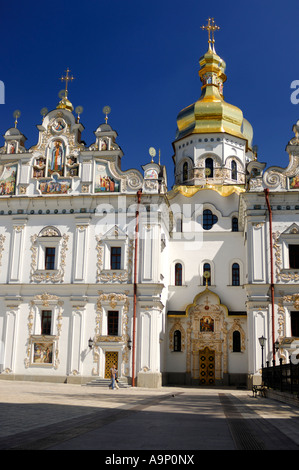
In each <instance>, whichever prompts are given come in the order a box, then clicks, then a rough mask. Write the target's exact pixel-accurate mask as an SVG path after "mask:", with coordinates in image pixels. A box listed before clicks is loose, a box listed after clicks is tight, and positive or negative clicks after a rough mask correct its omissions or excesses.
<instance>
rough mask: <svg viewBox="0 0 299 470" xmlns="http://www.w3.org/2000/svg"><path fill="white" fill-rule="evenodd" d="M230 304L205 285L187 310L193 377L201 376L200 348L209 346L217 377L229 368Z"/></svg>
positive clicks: (188, 368)
mask: <svg viewBox="0 0 299 470" xmlns="http://www.w3.org/2000/svg"><path fill="white" fill-rule="evenodd" d="M227 314H228V311H227V307H225V306H224V305H222V304H220V299H219V297H218V296H217V295H216V294H214V293H213V292H212V291H210V290H209V289H208V288H206V289H205V290H204V291H203V292H202V293H201V294H199V295H197V296H196V297H195V299H194V301H193V303H192V304H190V305H188V307H187V309H186V315H187V318H188V320H187V338H186V343H187V344H186V349H187V355H186V371H187V372H189V373H191V377H192V378H193V379H198V380H199V379H200V367H201V366H200V354H199V351H202V350H204V349H205V348H208V349H209V351H210V352H211V354H213V355H215V357H214V359H213V364H214V365H213V367H214V369H213V371H214V377H215V380H220V379H221V378H222V376H223V373H226V372H227V370H228V341H227V339H228V336H227V322H226V318H227Z"/></svg>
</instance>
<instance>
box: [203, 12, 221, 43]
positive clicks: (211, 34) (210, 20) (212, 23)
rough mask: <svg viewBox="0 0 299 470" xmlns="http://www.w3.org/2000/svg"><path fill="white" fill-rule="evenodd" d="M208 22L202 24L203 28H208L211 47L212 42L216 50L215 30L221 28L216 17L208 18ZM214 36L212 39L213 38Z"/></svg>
mask: <svg viewBox="0 0 299 470" xmlns="http://www.w3.org/2000/svg"><path fill="white" fill-rule="evenodd" d="M207 22H208V24H207V25H206V26H201V29H206V30H207V31H208V34H209V41H208V43H209V49H211V44H213V50H214V44H215V38H214V32H215V31H218V30H219V29H220V28H219V26H217V25H216V24H215V21H214V18H208V20H207ZM211 37H212V39H211Z"/></svg>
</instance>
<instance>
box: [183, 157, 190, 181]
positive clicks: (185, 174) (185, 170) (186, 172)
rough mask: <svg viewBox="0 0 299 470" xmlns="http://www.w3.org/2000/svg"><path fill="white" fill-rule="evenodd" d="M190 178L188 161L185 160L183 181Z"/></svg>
mask: <svg viewBox="0 0 299 470" xmlns="http://www.w3.org/2000/svg"><path fill="white" fill-rule="evenodd" d="M188 179H189V169H188V163H187V162H185V163H184V165H183V181H187V180H188Z"/></svg>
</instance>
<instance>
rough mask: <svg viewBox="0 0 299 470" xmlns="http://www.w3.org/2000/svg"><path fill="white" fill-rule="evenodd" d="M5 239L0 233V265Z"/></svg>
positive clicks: (0, 263)
mask: <svg viewBox="0 0 299 470" xmlns="http://www.w3.org/2000/svg"><path fill="white" fill-rule="evenodd" d="M5 240H6V236H5V235H3V234H1V235H0V266H2V254H3V250H4V242H5Z"/></svg>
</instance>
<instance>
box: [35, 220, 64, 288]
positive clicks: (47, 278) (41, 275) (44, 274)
mask: <svg viewBox="0 0 299 470" xmlns="http://www.w3.org/2000/svg"><path fill="white" fill-rule="evenodd" d="M54 233H55V232H52V231H51V228H50V232H49V233H48V235H47V234H45V232H44V233H43V235H42V236H43V237H44V236H49V237H53V236H57V237H58V235H55V234H54ZM61 239H62V242H61V247H60V254H59V259H60V264H59V266H58V269H55V270H46V269H38V267H37V262H38V259H37V254H38V246H39V245H38V244H39V240H40V236H39V235H37V234H35V235H32V236H31V237H30V240H31V248H30V250H31V252H32V255H31V271H30V277H31V282H63V280H64V274H65V264H66V252H67V250H68V240H69V235H67V234H64V235H63V236H62V237H61Z"/></svg>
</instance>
